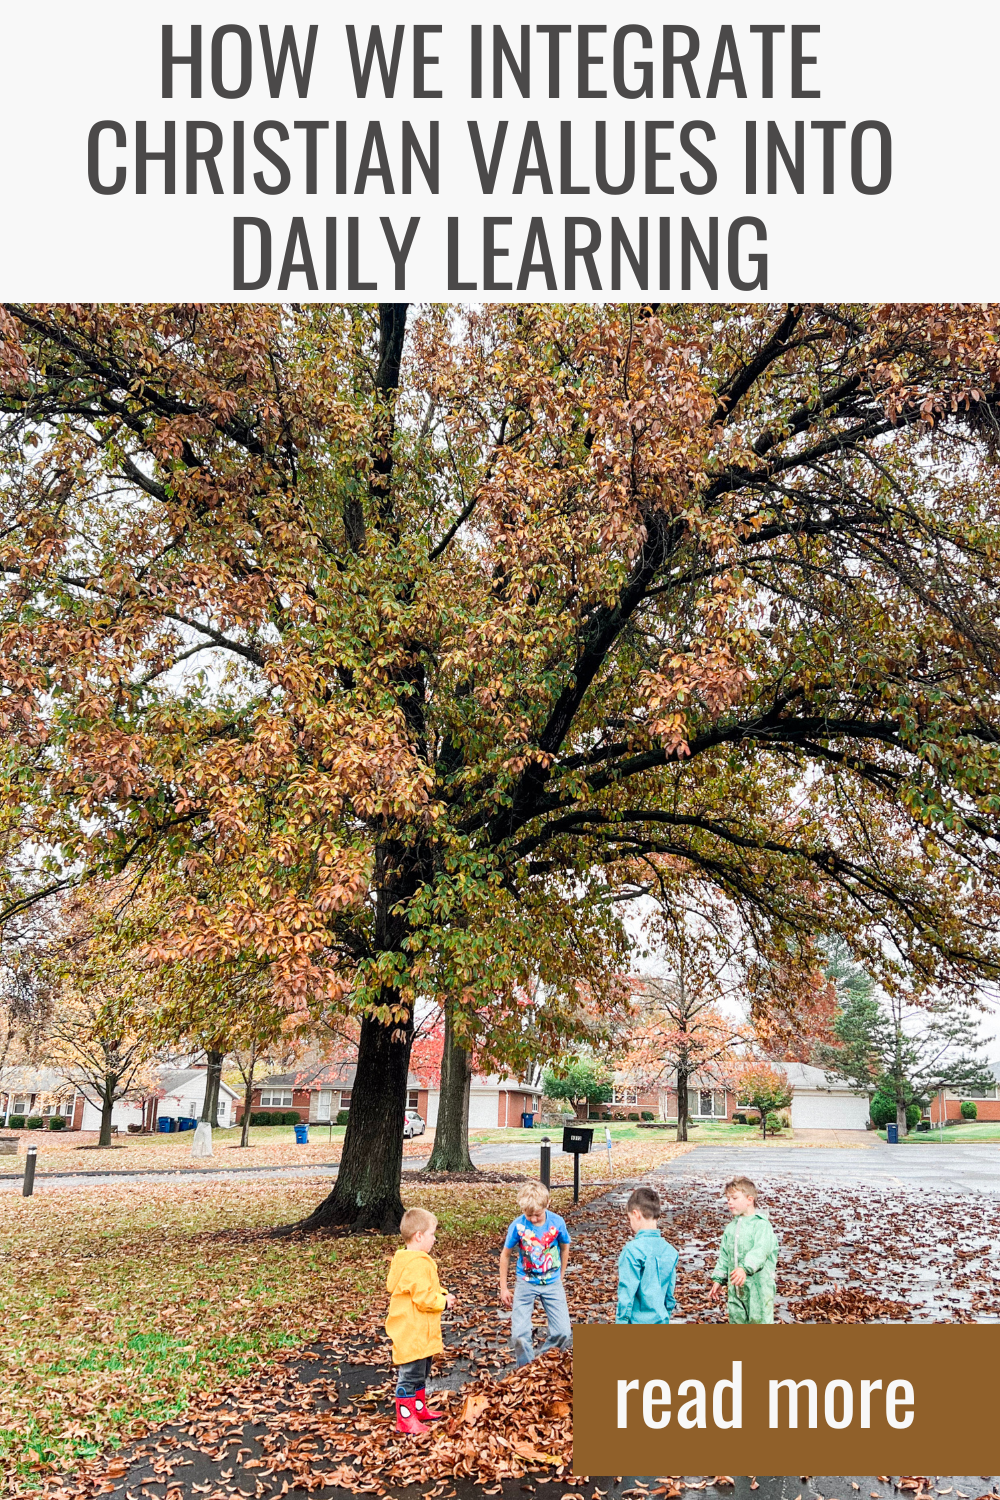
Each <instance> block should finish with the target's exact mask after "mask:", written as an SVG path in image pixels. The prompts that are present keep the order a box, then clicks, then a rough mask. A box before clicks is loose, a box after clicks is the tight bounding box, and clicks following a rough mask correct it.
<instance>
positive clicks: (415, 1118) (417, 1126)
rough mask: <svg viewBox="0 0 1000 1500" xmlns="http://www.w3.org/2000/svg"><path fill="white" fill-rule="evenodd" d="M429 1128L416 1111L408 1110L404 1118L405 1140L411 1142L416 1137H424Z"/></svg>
mask: <svg viewBox="0 0 1000 1500" xmlns="http://www.w3.org/2000/svg"><path fill="white" fill-rule="evenodd" d="M426 1129H427V1126H426V1125H425V1124H424V1122H423V1120H422V1119H421V1118H420V1116H419V1115H418V1114H417V1112H416V1110H415V1109H408V1110H407V1111H406V1114H405V1115H404V1116H403V1139H404V1140H410V1139H412V1137H413V1136H415V1135H423V1133H424V1131H425V1130H426Z"/></svg>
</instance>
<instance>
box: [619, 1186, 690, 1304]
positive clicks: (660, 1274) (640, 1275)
mask: <svg viewBox="0 0 1000 1500" xmlns="http://www.w3.org/2000/svg"><path fill="white" fill-rule="evenodd" d="M625 1211H626V1213H627V1214H628V1222H629V1226H630V1228H631V1230H632V1234H633V1238H632V1239H630V1240H629V1242H628V1244H627V1245H626V1246H625V1249H624V1250H623V1251H622V1253H621V1255H620V1256H619V1257H618V1310H617V1312H616V1313H615V1322H616V1323H669V1322H670V1318H671V1314H672V1313H673V1311H674V1308H675V1307H676V1306H677V1302H676V1300H675V1298H674V1278H675V1276H676V1273H677V1251H676V1250H675V1249H674V1247H673V1245H671V1244H668V1242H667V1241H666V1240H665V1239H664V1238H663V1236H662V1234H661V1233H660V1229H659V1225H658V1224H657V1222H656V1221H657V1219H658V1218H659V1217H660V1211H661V1210H660V1196H659V1194H658V1193H656V1192H654V1190H653V1189H652V1188H650V1187H637V1188H636V1190H635V1192H634V1193H633V1194H632V1196H631V1198H630V1199H629V1200H628V1204H627V1205H626V1210H625Z"/></svg>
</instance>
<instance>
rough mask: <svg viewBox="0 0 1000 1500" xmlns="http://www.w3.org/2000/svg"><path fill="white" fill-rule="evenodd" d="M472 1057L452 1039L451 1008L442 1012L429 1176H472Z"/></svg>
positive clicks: (453, 1036) (473, 1168)
mask: <svg viewBox="0 0 1000 1500" xmlns="http://www.w3.org/2000/svg"><path fill="white" fill-rule="evenodd" d="M471 1088H472V1054H471V1053H470V1052H469V1051H467V1049H466V1048H465V1047H463V1046H462V1045H461V1044H460V1043H459V1042H458V1041H457V1040H456V1038H455V1027H454V1020H453V1011H452V1005H451V1004H450V1003H446V1004H445V1008H444V1049H443V1051H442V1053H441V1094H440V1099H439V1101H438V1117H437V1125H436V1126H435V1130H434V1149H433V1150H432V1151H431V1159H430V1161H429V1162H428V1163H427V1171H428V1172H474V1171H475V1167H474V1166H473V1164H472V1157H471V1156H470V1155H469V1092H470V1090H471Z"/></svg>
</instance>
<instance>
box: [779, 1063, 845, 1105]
mask: <svg viewBox="0 0 1000 1500" xmlns="http://www.w3.org/2000/svg"><path fill="white" fill-rule="evenodd" d="M782 1066H783V1067H784V1070H785V1073H786V1075H787V1077H788V1082H789V1085H790V1086H791V1089H792V1092H793V1093H794V1092H795V1091H796V1089H799V1090H808V1089H817V1090H819V1091H820V1092H821V1093H824V1094H854V1095H857V1096H858V1097H859V1098H863V1097H864V1095H863V1093H862V1092H860V1091H859V1090H858V1089H856V1088H853V1087H852V1086H851V1085H850V1084H849V1083H847V1082H846V1080H845V1079H843V1078H833V1077H831V1076H828V1075H827V1073H826V1071H825V1069H823V1068H813V1067H811V1066H810V1065H809V1063H800V1062H790V1063H783V1064H782Z"/></svg>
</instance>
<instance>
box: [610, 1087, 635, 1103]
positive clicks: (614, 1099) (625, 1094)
mask: <svg viewBox="0 0 1000 1500" xmlns="http://www.w3.org/2000/svg"><path fill="white" fill-rule="evenodd" d="M611 1103H612V1104H638V1103H639V1090H638V1089H637V1088H635V1089H626V1088H615V1089H613V1090H612V1094H611Z"/></svg>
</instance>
